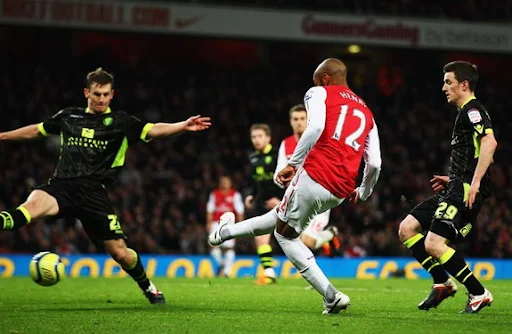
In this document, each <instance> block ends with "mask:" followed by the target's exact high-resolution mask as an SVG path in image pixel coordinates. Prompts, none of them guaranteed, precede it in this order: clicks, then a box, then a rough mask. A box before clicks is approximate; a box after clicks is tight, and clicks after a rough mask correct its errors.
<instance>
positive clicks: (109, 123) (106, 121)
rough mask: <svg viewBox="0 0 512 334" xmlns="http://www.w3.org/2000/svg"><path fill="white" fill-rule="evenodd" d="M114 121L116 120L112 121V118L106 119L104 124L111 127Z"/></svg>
mask: <svg viewBox="0 0 512 334" xmlns="http://www.w3.org/2000/svg"><path fill="white" fill-rule="evenodd" d="M113 121H114V120H113V119H112V117H107V118H105V119H104V120H103V124H104V125H105V126H109V125H111V124H112V122H113Z"/></svg>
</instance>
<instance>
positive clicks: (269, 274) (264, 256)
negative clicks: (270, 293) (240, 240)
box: [254, 234, 276, 285]
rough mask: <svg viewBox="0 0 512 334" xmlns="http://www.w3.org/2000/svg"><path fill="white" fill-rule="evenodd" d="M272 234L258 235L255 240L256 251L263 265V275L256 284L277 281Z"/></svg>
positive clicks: (267, 283)
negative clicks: (271, 242) (271, 241)
mask: <svg viewBox="0 0 512 334" xmlns="http://www.w3.org/2000/svg"><path fill="white" fill-rule="evenodd" d="M271 238H272V236H271V235H270V234H265V235H260V236H256V237H255V238H254V242H255V244H256V252H257V253H258V256H259V258H260V264H261V266H262V267H263V276H262V277H260V278H258V279H257V280H256V282H255V284H256V285H269V284H274V283H275V282H276V272H275V270H274V258H273V257H272V246H271V245H270V240H271Z"/></svg>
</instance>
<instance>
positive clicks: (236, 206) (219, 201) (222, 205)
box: [206, 189, 244, 222]
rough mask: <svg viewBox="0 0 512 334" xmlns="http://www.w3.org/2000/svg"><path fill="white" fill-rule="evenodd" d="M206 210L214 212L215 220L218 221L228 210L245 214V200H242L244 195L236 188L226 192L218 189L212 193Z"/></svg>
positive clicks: (213, 218) (213, 219)
mask: <svg viewBox="0 0 512 334" xmlns="http://www.w3.org/2000/svg"><path fill="white" fill-rule="evenodd" d="M206 211H207V212H208V213H212V214H213V217H212V221H213V222H216V221H218V220H219V219H220V216H222V214H223V213H225V212H228V211H230V212H236V213H238V214H243V213H244V202H243V201H242V195H240V193H239V192H238V191H236V190H234V189H230V190H228V191H225V192H224V191H222V190H220V189H216V190H214V191H212V192H211V193H210V197H209V198H208V203H207V204H206Z"/></svg>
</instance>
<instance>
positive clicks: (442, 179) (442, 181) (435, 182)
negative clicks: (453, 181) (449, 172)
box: [430, 175, 450, 192]
mask: <svg viewBox="0 0 512 334" xmlns="http://www.w3.org/2000/svg"><path fill="white" fill-rule="evenodd" d="M449 180H450V177H449V176H446V175H434V177H433V178H432V179H430V183H431V184H432V189H434V191H435V192H439V191H441V190H443V189H444V188H445V187H446V185H447V184H448V181H449Z"/></svg>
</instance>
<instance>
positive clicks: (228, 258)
mask: <svg viewBox="0 0 512 334" xmlns="http://www.w3.org/2000/svg"><path fill="white" fill-rule="evenodd" d="M233 263H235V250H234V249H228V250H227V251H226V253H225V254H224V275H226V276H229V275H231V269H232V268H233Z"/></svg>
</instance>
